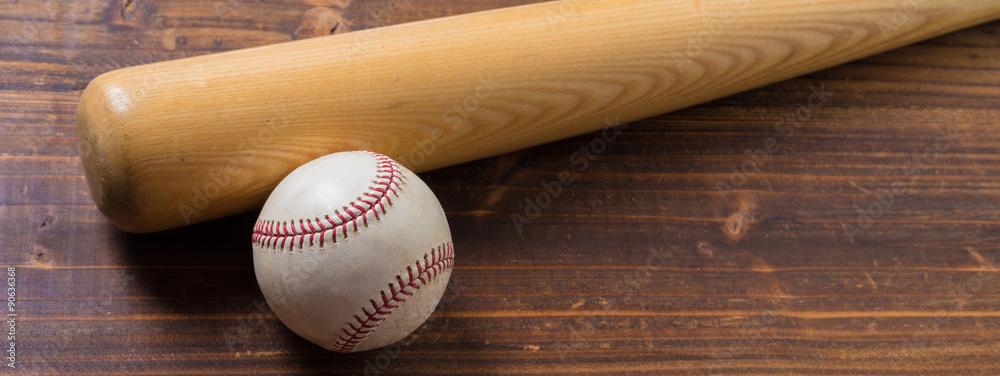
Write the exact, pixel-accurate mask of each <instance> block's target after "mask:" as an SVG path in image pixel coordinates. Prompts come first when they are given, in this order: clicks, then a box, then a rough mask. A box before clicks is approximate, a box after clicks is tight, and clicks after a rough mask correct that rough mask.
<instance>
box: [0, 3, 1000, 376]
mask: <svg viewBox="0 0 1000 376" xmlns="http://www.w3.org/2000/svg"><path fill="white" fill-rule="evenodd" d="M527 2H531V1H530V0H490V1H471V0H454V1H445V0H392V1H386V0H355V1H353V2H352V1H351V0H285V1H282V0H217V1H205V0H177V1H165V0H161V1H154V0H77V1H62V0H58V1H57V0H0V225H2V229H0V263H2V265H0V266H3V267H4V268H6V267H10V266H13V267H16V272H15V274H16V277H15V278H16V284H17V285H16V305H15V308H16V313H17V315H18V316H17V319H16V366H17V368H16V369H9V368H6V367H0V374H7V373H12V372H13V373H17V374H73V375H90V374H114V373H120V374H144V375H145V374H216V373H219V374H223V373H225V374H251V373H254V374H297V373H313V374H317V373H322V374H328V373H334V374H356V375H414V374H487V373H490V374H535V373H545V374H611V373H624V374H685V375H710V374H712V375H714V374H746V375H774V374H788V375H793V374H811V375H818V374H822V375H857V374H869V375H885V374H922V375H959V374H962V375H996V374H1000V342H998V339H1000V273H998V269H997V267H998V266H1000V261H998V260H997V256H998V255H1000V245H998V244H1000V163H998V162H1000V157H998V155H1000V134H998V132H997V129H998V128H1000V23H998V22H994V23H991V24H986V25H981V26H978V27H974V28H971V29H968V30H963V31H959V32H956V33H954V34H950V35H945V36H942V37H939V38H935V39H933V40H929V41H926V42H922V43H919V44H916V45H913V46H909V47H905V48H901V49H899V50H895V51H891V52H888V53H884V54H881V55H878V56H874V57H871V58H867V59H864V60H861V61H857V62H854V63H851V64H847V65H844V66H840V67H836V68H832V69H829V70H825V71H822V72H818V73H815V74H811V75H808V76H805V77H801V78H797V79H793V80H789V81H786V82H781V83H778V84H774V85H771V86H768V87H764V88H761V89H757V90H754V91H750V92H746V93H742V94H739V95H735V96H732V97H728V98H724V99H720V100H717V101H714V102H711V103H707V104H703V105H700V106H697V107H693V108H689V109H686V110H682V111H677V112H675V113H671V114H667V115H662V116H659V117H656V118H653V119H648V120H644V121H641V122H637V123H633V124H630V126H629V127H628V128H626V129H623V130H622V133H621V135H620V137H619V138H618V139H616V140H614V141H612V142H607V143H606V150H603V152H601V153H594V154H593V157H594V159H593V160H592V161H589V164H588V165H586V166H583V165H582V164H580V163H579V161H578V160H576V159H574V157H573V153H574V152H577V151H579V150H580V148H581V147H588V146H589V145H592V146H598V149H600V142H597V141H595V140H596V139H597V138H598V137H600V133H594V134H588V135H584V136H580V137H576V138H572V139H567V140H563V141H560V142H555V143H552V144H547V145H543V146H539V147H535V148H532V149H528V150H523V151H519V152H516V153H511V154H507V155H503V156H499V157H495V158H490V159H486V160H481V161H477V162H473V163H468V164H465V165H461V166H455V167H451V168H446V169H442V170H438V171H433V172H430V173H426V174H422V176H423V178H425V179H426V181H427V182H428V183H429V184H430V185H431V187H432V188H433V189H434V191H435V192H436V193H437V194H438V195H439V197H440V198H441V201H442V203H443V205H444V206H445V209H446V210H447V213H448V215H449V219H450V221H451V225H452V231H453V234H454V242H455V245H456V249H457V265H456V267H455V271H454V274H453V275H452V280H451V289H450V290H449V291H448V293H447V294H446V296H445V298H444V300H443V302H442V303H441V305H440V306H439V307H438V309H437V311H436V312H435V314H434V315H433V316H432V318H431V319H430V321H428V322H427V323H426V324H425V325H424V326H423V327H421V328H420V329H419V330H418V332H417V333H416V334H414V335H412V336H411V337H409V338H407V339H406V340H404V341H403V342H401V343H400V344H399V345H398V346H394V347H391V348H388V349H386V350H377V351H372V352H365V353H359V354H351V355H341V354H335V353H329V352H326V351H324V350H322V349H320V348H319V347H316V346H314V345H312V344H310V343H308V342H306V341H304V340H302V339H300V338H298V337H297V336H295V335H294V334H293V333H291V332H290V331H289V330H287V329H286V328H285V327H284V326H283V325H282V324H281V322H280V321H278V320H277V318H276V317H275V316H274V314H273V313H272V312H271V311H270V309H269V308H267V305H266V303H265V302H264V300H263V298H262V296H261V294H260V291H259V290H258V288H257V283H256V280H255V278H254V273H253V269H252V263H251V261H252V260H251V250H250V233H251V224H252V222H253V221H254V219H255V215H254V213H250V214H247V215H244V216H238V217H235V218H228V219H223V220H218V221H214V222H211V223H205V224H201V225H197V226H194V227H189V228H184V229H180V230H175V231H169V232H164V233H159V234H153V235H131V234H127V233H124V232H122V231H119V230H118V229H116V228H115V227H113V226H112V225H111V224H110V223H109V222H108V221H107V220H105V218H104V217H102V215H101V214H100V213H99V212H98V211H97V209H96V208H95V206H94V205H93V202H92V200H91V198H90V197H89V193H88V191H87V187H86V182H85V181H84V177H83V175H82V174H83V171H82V169H81V165H80V160H79V157H78V155H77V151H76V146H75V137H74V112H75V106H76V102H77V100H78V98H79V95H80V92H81V90H82V89H83V88H84V87H85V86H86V85H87V83H88V82H89V81H90V80H91V79H92V78H94V77H95V76H97V75H98V74H100V73H102V72H105V71H109V70H112V69H116V68H120V67H126V66H131V65H137V64H144V63H150V62H155V61H161V60H167V59H175V58H180V57H185V56H193V55H200V54H206V53H211V52H217V51H225V50H230V49H236V48H242V47H250V46H258V45H264V44H269V43H275V42H282V41H288V40H291V39H294V38H300V37H308V36H313V35H321V34H325V33H329V32H331V30H332V31H334V32H342V31H346V30H359V29H365V28H371V27H376V26H380V25H386V24H394V23H400V22H407V21H414V20H420V19H427V18H433V17H440V16H446V15H452V14H459V13H466V12H472V11H477V10H485V9H491V8H499V7H505V6H513V5H518V4H522V3H527ZM316 7H319V8H320V9H315V10H313V11H310V9H314V8H316ZM307 11H310V12H308V13H307ZM338 20H340V21H338ZM338 22H339V23H338ZM497 32H502V30H498V31H497ZM820 89H821V90H824V91H825V92H827V93H829V99H828V100H827V101H826V102H824V103H823V104H822V106H821V107H820V108H816V109H812V110H810V111H809V112H808V113H800V115H808V116H807V117H808V119H806V120H803V121H801V123H800V124H801V126H800V128H798V129H797V130H796V132H795V134H794V135H792V136H791V137H788V138H785V137H784V133H781V132H779V131H778V130H776V129H775V123H776V122H778V121H779V120H781V119H783V118H784V117H786V116H788V115H792V116H794V115H795V113H796V111H797V109H798V108H799V106H802V105H805V104H807V103H808V100H809V97H810V96H811V95H813V91H814V90H820ZM772 137H774V138H776V140H777V144H776V146H777V147H778V150H777V151H775V152H774V153H769V154H765V155H764V156H763V157H757V159H754V158H753V157H751V156H749V155H748V154H746V153H745V151H746V150H756V149H758V148H761V147H763V146H765V144H766V143H767V142H768V141H767V139H768V138H772ZM748 161H749V162H748ZM742 166H746V167H747V168H748V170H747V173H743V172H738V173H737V172H733V171H734V170H733V169H734V168H735V169H736V171H739V169H740V168H741V167H742ZM564 170H570V171H572V172H573V174H574V175H573V176H574V177H575V182H574V183H573V184H572V185H570V186H567V187H564V188H563V189H562V191H561V192H560V194H559V195H558V197H555V198H553V199H552V200H551V202H550V203H548V205H547V206H546V207H545V208H544V209H543V210H541V211H542V214H541V215H540V216H538V217H537V218H534V220H533V222H532V223H531V224H528V225H524V226H521V227H520V229H519V228H518V227H516V226H515V225H514V223H513V222H512V220H511V215H512V214H516V213H521V214H522V215H523V212H524V210H525V207H526V205H527V201H526V200H537V198H538V195H539V194H540V193H542V192H544V190H543V188H542V184H543V183H545V182H551V181H555V180H557V179H558V176H559V173H560V172H561V171H564ZM542 201H543V202H542V204H543V206H545V205H544V204H545V203H546V201H545V200H544V198H543V200H542ZM5 270H6V269H5ZM3 297H4V298H5V297H6V296H3ZM3 329H4V330H2V331H0V333H5V332H6V329H7V328H6V327H4V328H3ZM2 342H4V341H3V340H0V343H2ZM0 347H3V348H7V347H8V345H4V346H0ZM4 363H8V362H7V361H4Z"/></svg>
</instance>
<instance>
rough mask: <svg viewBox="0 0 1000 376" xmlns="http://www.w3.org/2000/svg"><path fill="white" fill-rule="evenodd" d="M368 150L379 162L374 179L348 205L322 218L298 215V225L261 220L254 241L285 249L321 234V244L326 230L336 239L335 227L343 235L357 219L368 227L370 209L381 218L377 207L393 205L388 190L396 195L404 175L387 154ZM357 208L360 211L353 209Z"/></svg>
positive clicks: (257, 224) (383, 212)
mask: <svg viewBox="0 0 1000 376" xmlns="http://www.w3.org/2000/svg"><path fill="white" fill-rule="evenodd" d="M367 153H368V154H370V155H371V156H372V157H374V158H375V160H376V162H377V163H378V167H377V168H376V171H375V180H374V181H372V184H374V186H372V187H369V188H368V189H369V190H368V191H366V192H362V193H361V195H359V196H358V197H357V199H356V201H353V202H350V203H348V206H345V207H343V210H334V216H333V217H331V216H329V215H327V216H326V217H325V218H324V219H325V220H324V219H320V218H311V219H305V220H303V219H299V226H295V222H294V221H292V223H291V226H289V223H288V222H281V221H276V220H260V221H258V222H257V223H256V224H254V230H253V237H252V241H253V244H256V245H259V246H261V247H264V248H277V249H284V248H285V243H286V242H287V243H288V245H289V246H290V247H295V246H296V245H298V247H299V248H303V247H304V246H305V238H306V237H309V245H313V244H315V243H314V242H313V238H314V237H315V236H317V235H318V236H319V237H320V238H319V245H320V246H323V242H324V238H325V237H326V233H327V232H328V231H329V232H333V240H334V242H336V241H337V231H338V230H340V232H341V235H342V236H343V238H344V239H346V238H347V229H348V227H351V229H352V230H353V231H358V219H360V220H361V222H362V224H363V225H364V226H366V227H367V226H368V214H369V213H370V214H372V215H373V216H374V217H375V220H381V217H380V216H379V211H381V212H382V214H385V212H386V208H385V203H388V204H389V205H390V206H392V197H391V196H390V195H389V194H390V193H391V194H392V195H394V196H396V197H399V192H402V190H403V188H402V187H401V185H402V184H404V179H405V177H404V176H403V173H402V171H400V167H399V165H398V164H396V162H395V161H393V160H392V159H390V158H389V157H387V156H385V155H382V154H378V153H374V152H370V151H369V152H367ZM383 200H384V201H383ZM366 205H367V207H366ZM356 211H357V212H360V213H355V212H356ZM338 219H339V222H338V221H337V220H338ZM304 222H308V223H309V226H308V227H306V225H305V223H304ZM313 223H315V226H313Z"/></svg>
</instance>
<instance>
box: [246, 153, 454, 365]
mask: <svg viewBox="0 0 1000 376" xmlns="http://www.w3.org/2000/svg"><path fill="white" fill-rule="evenodd" d="M253 250H254V253H253V264H254V270H255V272H256V274H257V283H258V284H259V285H260V289H261V291H262V292H263V293H264V297H265V298H266V299H267V303H268V305H270V306H271V309H272V310H274V313H275V314H276V315H277V316H278V318H279V319H281V321H282V322H284V323H285V325H286V326H288V328H289V329H291V330H292V331H294V332H295V333H296V334H298V335H300V336H302V337H303V338H305V339H307V340H309V341H311V342H313V343H315V344H317V345H320V346H322V347H324V348H326V349H328V350H331V351H337V352H355V351H364V350H370V349H375V348H379V347H382V346H385V345H388V344H391V343H393V342H396V341H398V340H400V339H402V338H403V337H406V336H407V335H409V334H410V333H411V332H413V331H414V330H415V329H416V328H417V327H419V326H420V324H422V323H423V322H424V321H425V320H427V318H428V317H429V316H430V314H431V312H433V311H434V307H435V306H437V303H438V301H439V300H440V299H441V295H442V294H444V290H445V287H446V285H447V284H448V277H449V276H450V275H451V269H452V265H453V264H454V251H453V248H452V243H451V231H450V230H449V229H448V221H447V219H445V215H444V210H443V209H442V208H441V203H440V202H438V200H437V197H435V196H434V193H433V192H431V190H430V188H428V187H427V185H426V184H424V182H423V181H421V180H420V178H419V177H417V176H416V175H414V174H413V173H412V172H410V171H409V170H407V169H406V168H405V167H403V166H400V165H399V164H397V163H396V162H395V161H393V160H392V159H390V158H389V157H386V156H384V155H381V154H377V153H372V152H357V151H355V152H344V153H336V154H330V155H327V156H325V157H321V158H319V159H316V160H314V161H312V162H309V163H307V164H305V165H302V166H301V167H299V168H297V169H296V170H295V171H292V173H291V174H289V175H288V176H287V177H285V179H284V180H282V181H281V183H280V184H278V186H277V188H275V189H274V192H272V193H271V196H270V197H269V198H268V199H267V203H266V204H264V208H263V209H262V210H261V212H260V217H259V218H258V219H257V223H256V225H254V232H253Z"/></svg>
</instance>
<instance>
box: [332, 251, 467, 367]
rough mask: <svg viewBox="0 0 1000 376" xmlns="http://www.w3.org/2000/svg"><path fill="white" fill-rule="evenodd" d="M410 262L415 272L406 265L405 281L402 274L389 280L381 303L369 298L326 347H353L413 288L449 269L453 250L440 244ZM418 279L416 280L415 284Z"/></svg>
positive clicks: (407, 295) (347, 348) (341, 348)
mask: <svg viewBox="0 0 1000 376" xmlns="http://www.w3.org/2000/svg"><path fill="white" fill-rule="evenodd" d="M414 264H415V265H416V270H415V271H414V268H413V265H407V266H406V274H405V276H406V277H405V281H404V275H403V274H397V275H396V281H395V285H394V284H393V282H389V287H388V290H381V291H379V294H380V296H381V300H382V302H381V303H380V302H377V301H376V300H375V299H369V301H368V302H369V303H370V304H371V308H368V307H362V308H361V313H362V314H360V315H354V320H355V321H356V323H352V322H348V323H347V327H346V328H341V331H342V332H343V334H342V335H339V337H338V338H337V339H336V340H334V342H333V345H332V346H329V347H328V348H329V349H331V350H333V351H337V352H341V353H348V352H351V351H353V350H354V349H355V348H357V346H358V345H360V344H361V342H362V341H363V340H364V339H365V338H366V337H368V335H369V334H371V333H372V332H373V331H375V328H376V327H377V326H378V325H379V323H381V322H382V320H385V318H386V317H387V316H389V314H391V313H392V312H393V311H394V310H395V309H396V308H398V307H399V306H400V305H401V304H402V303H403V302H405V301H406V299H407V297H409V296H410V295H413V293H414V292H415V291H414V290H416V289H420V286H422V285H426V284H427V283H429V282H430V281H431V280H432V279H433V278H434V277H435V276H437V275H438V273H440V272H441V271H443V270H445V269H451V268H452V267H453V266H454V264H455V249H454V248H453V247H452V245H451V243H444V244H442V245H440V246H438V247H437V249H436V250H435V249H431V253H430V255H428V254H426V253H425V254H424V257H423V263H421V260H416V261H415V262H414ZM418 281H419V282H420V283H417V282H418ZM408 289H410V290H408ZM348 328H349V329H348Z"/></svg>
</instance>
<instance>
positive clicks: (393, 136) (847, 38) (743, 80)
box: [77, 0, 1000, 232]
mask: <svg viewBox="0 0 1000 376" xmlns="http://www.w3.org/2000/svg"><path fill="white" fill-rule="evenodd" d="M911 3H912V4H911ZM998 17H1000V2H996V1H993V0H989V1H978V0H971V1H962V2H952V1H945V0H909V1H887V0H864V1H861V0H847V1H821V2H816V1H812V0H777V1H749V0H746V1H744V0H731V1H729V0H727V1H707V0H702V1H662V0H656V1H652V0H650V1H640V0H564V1H555V2H547V3H540V4H534V5H527V6H521V7H514V8H507V9H500V10H495V11H488V12H480V13H473V14H467V15H460V16H454V17H447V18H442V19H436V20H430V21H423V22H416V23H411V24H404V25H397V26H391V27H384V28H376V29H369V30H362V31H356V32H351V33H345V34H339V35H332V36H327V37H320V38H313V39H307V40H301V41H295V42H288V43H281V44H276V45H270V46H264V47H257V48H251V49H246V50H238V51H231V52H225V53H219V54H212V55H205V56H199V57H193V58H186V59H180V60H174V61H167V62H162V63H155V64H149V65H143V66H136V67H129V68H124V69H120V70H116V71H112V72H108V73H105V74H103V75H101V76H99V77H97V78H96V79H94V80H93V82H91V83H90V85H88V87H87V89H86V90H85V91H84V93H83V95H82V97H81V99H80V104H79V106H78V110H77V135H78V147H79V150H80V155H81V157H82V159H83V166H84V170H85V173H86V176H87V182H88V185H89V187H90V190H91V194H92V196H93V198H94V201H95V202H96V204H97V206H98V207H99V208H100V209H101V211H102V212H103V213H104V214H105V215H106V216H107V217H108V218H109V219H110V220H111V221H112V222H113V223H115V224H116V225H117V226H119V227H120V228H122V229H124V230H126V231H130V232H153V231H160V230H166V229H170V228H175V227H179V226H183V225H186V224H191V223H197V222H202V221H206V220H210V219H215V218H219V217H223V216H227V215H231V214H236V213H240V212H245V211H248V210H252V209H255V208H259V207H260V206H261V205H262V204H263V202H264V200H265V199H266V198H267V195H268V193H269V192H270V191H271V189H273V188H274V187H275V186H276V185H277V183H278V182H279V181H280V180H281V179H282V178H283V177H284V176H285V175H286V174H288V173H289V172H291V171H292V170H293V169H295V168H296V167H298V166H300V165H302V164H304V163H306V162H308V161H310V160H312V159H315V158H317V157H320V156H322V155H326V154H329V153H333V152H338V151H345V150H358V149H366V150H372V151H375V152H379V153H382V154H385V155H388V156H390V157H393V158H395V159H397V160H398V161H400V162H401V163H403V164H404V165H406V166H407V167H409V168H411V169H412V170H414V171H417V172H419V171H426V170H429V169H434V168H439V167H444V166H448V165H452V164H457V163H462V162H466V161H470V160H474V159H478V158H483V157H488V156H492V155H497V154H501V153H505V152H509V151H513V150H517V149H521V148H525V147H529V146H533V145H538V144H541V143H545V142H549V141H553V140H557V139H561V138H565V137H570V136H574V135H578V134H581V133H586V132H590V131H594V130H598V129H601V128H603V127H606V126H608V125H613V124H617V123H624V122H629V121H634V120H638V119H642V118H646V117H650V116H654V115H657V114H662V113H665V112H669V111H672V110H675V109H678V108H683V107H686V106H690V105H693V104H697V103H701V102H705V101H708V100H712V99H715V98H719V97H722V96H725V95H729V94H733V93H736V92H740V91H744V90H748V89H752V88H755V87H759V86H762V85H766V84H768V83H772V82H776V81H779V80H783V79H787V78H790V77H794V76H797V75H801V74H805V73H808V72H812V71H815V70H819V69H822V68H826V67H829V66H833V65H836V64H841V63H844V62H847V61H850V60H854V59H857V58H861V57H864V56H868V55H872V54H875V53H878V52H881V51H885V50H888V49H891V48H895V47H898V46H902V45H905V44H908V43H912V42H915V41H918V40H922V39H926V38H929V37H933V36H936V35H940V34H943V33H946V32H949V31H952V30H956V29H959V28H963V27H967V26H971V25H974V24H977V23H981V22H986V21H989V20H993V19H996V18H998Z"/></svg>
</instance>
